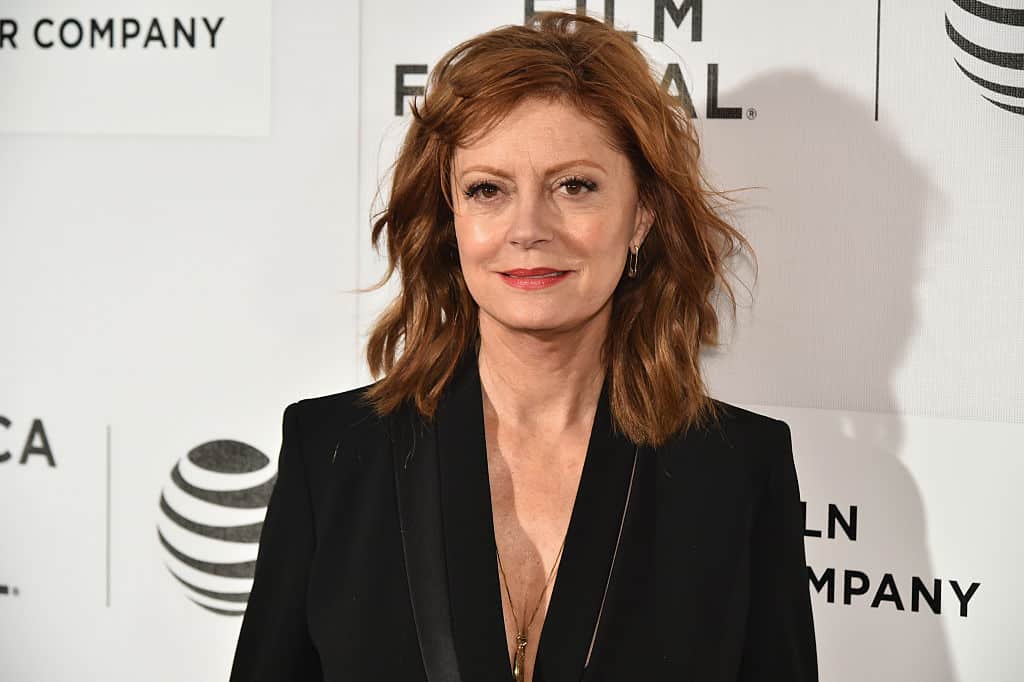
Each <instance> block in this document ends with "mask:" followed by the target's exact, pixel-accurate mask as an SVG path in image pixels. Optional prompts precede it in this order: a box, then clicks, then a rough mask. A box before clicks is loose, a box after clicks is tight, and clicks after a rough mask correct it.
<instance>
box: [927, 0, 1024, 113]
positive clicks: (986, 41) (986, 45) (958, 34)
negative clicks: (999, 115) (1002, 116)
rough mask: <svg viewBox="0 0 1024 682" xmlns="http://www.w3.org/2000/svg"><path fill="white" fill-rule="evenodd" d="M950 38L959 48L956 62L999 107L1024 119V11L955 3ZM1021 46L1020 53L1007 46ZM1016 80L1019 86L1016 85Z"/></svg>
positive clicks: (973, 0) (971, 0) (969, 0)
mask: <svg viewBox="0 0 1024 682" xmlns="http://www.w3.org/2000/svg"><path fill="white" fill-rule="evenodd" d="M951 2H952V4H953V5H955V6H956V7H957V8H958V9H956V10H953V17H952V18H951V17H950V12H946V35H947V36H949V39H950V40H951V41H952V42H953V44H954V45H955V46H956V48H957V50H956V53H955V54H954V56H953V61H954V62H955V63H956V65H957V67H958V68H959V69H960V71H961V73H963V75H964V76H966V77H967V78H968V79H969V80H971V81H973V82H974V83H975V84H976V85H977V86H979V87H980V88H981V96H982V97H983V98H985V99H986V100H987V101H989V102H991V103H992V104H994V105H995V106H997V107H999V108H1000V109H1003V110H1004V111H1008V112H1010V113H1013V114H1017V115H1020V116H1024V86H1022V85H1021V83H1024V80H1022V75H1024V52H1020V51H1019V47H1020V46H1022V45H1024V9H1011V8H1009V7H997V6H995V5H990V4H988V3H984V2H979V1H978V0H951ZM951 9H952V8H951ZM1013 45H1016V46H1018V48H1017V50H1013V49H1009V50H1008V49H1006V47H1005V46H1013ZM1012 79H1016V81H1017V84H1014V83H1013V82H1012Z"/></svg>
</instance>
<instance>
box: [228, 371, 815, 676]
mask: <svg viewBox="0 0 1024 682" xmlns="http://www.w3.org/2000/svg"><path fill="white" fill-rule="evenodd" d="M365 388H366V387H362V388H358V389H353V390H350V391H346V392H344V393H337V394H334V395H328V396H322V397H318V398H310V399H305V400H300V401H298V402H296V403H293V404H291V405H289V406H288V407H287V408H286V409H285V411H284V424H283V438H282V444H281V454H280V458H279V460H278V478H277V481H276V483H275V486H274V490H273V493H272V495H271V498H270V502H269V506H268V509H267V515H266V520H265V522H264V525H263V531H262V536H261V541H260V548H259V554H258V557H257V560H256V574H255V579H254V582H253V587H252V592H251V594H250V597H249V602H248V607H247V609H246V612H245V616H244V619H243V622H242V627H241V632H240V634H239V639H238V646H237V649H236V651H235V658H234V664H233V667H232V670H231V678H230V679H231V682H271V681H273V682H285V681H287V682H297V681H303V680H321V679H323V680H329V681H331V682H357V681H358V682H364V681H368V680H387V681H389V682H419V681H423V680H429V681H430V682H441V681H446V682H457V681H461V682H484V681H488V682H489V681H492V680H500V681H503V682H504V681H509V680H511V679H512V677H511V664H510V660H509V656H508V648H507V646H506V639H505V629H504V623H503V620H502V611H501V608H502V606H501V593H500V591H499V582H498V580H499V578H498V568H497V561H496V559H495V541H494V529H493V525H492V522H493V517H492V512H491V506H490V490H489V482H488V475H487V460H486V450H485V445H484V426H483V407H482V402H483V398H482V395H481V391H480V377H479V374H478V371H477V365H476V357H475V355H474V354H473V353H468V354H467V356H466V359H465V360H463V362H462V363H461V364H460V366H459V369H458V371H457V373H456V375H455V377H454V378H453V380H452V382H451V383H450V384H449V385H448V387H447V388H446V389H445V392H444V395H443V397H442V400H441V403H440V406H439V409H438V412H437V415H436V419H435V420H434V422H433V423H432V424H431V425H425V424H423V423H422V422H420V421H419V420H418V419H417V418H414V416H413V414H414V413H413V412H412V411H411V410H408V409H406V410H403V411H398V412H396V413H394V414H393V415H390V416H389V417H387V418H378V417H377V416H375V414H374V412H373V411H372V409H371V408H369V407H368V406H366V405H363V404H362V403H361V402H360V401H359V400H358V399H359V397H360V396H361V395H362V394H363V392H364V391H365ZM719 406H720V407H722V408H723V410H724V418H723V420H722V427H721V428H720V429H719V428H708V429H704V430H691V431H689V432H686V433H681V434H678V435H677V436H676V437H675V438H674V439H673V440H671V441H670V442H668V443H667V444H665V445H664V446H662V447H660V448H657V449H651V448H647V447H640V448H638V447H636V446H635V445H634V444H633V443H632V442H631V441H629V440H628V439H626V438H625V437H624V436H623V435H621V434H618V433H615V432H613V430H612V426H611V412H610V408H609V403H608V395H607V383H606V384H605V386H604V388H603V389H602V392H601V397H600V400H599V403H598V407H597V412H596V415H595V418H594V425H593V430H592V432H591V439H590V443H589V447H588V450H587V455H586V460H585V462H584V466H583V472H582V475H581V479H580V484H579V488H578V492H577V496H576V500H575V504H574V507H573V510H572V515H571V517H570V521H569V528H568V534H567V536H566V542H565V548H564V550H563V554H562V559H561V564H560V566H559V569H558V572H557V573H556V576H555V583H554V586H553V588H552V593H551V601H550V604H549V607H548V611H547V615H546V618H545V620H544V623H543V628H542V631H541V635H540V643H539V648H538V653H537V662H536V666H535V671H534V680H536V682H568V681H570V680H572V681H577V680H584V681H587V682H598V681H605V680H609V681H611V680H615V681H619V682H621V681H627V682H633V681H636V682H646V681H647V680H666V681H667V680H678V681H680V682H682V681H684V680H685V681H688V682H726V681H729V682H733V681H737V680H740V681H751V680H765V681H772V682H774V681H779V682H783V681H784V682H811V681H812V680H814V681H816V680H817V679H818V672H817V657H816V646H815V636H814V626H813V619H812V612H811V601H810V590H809V583H808V575H807V569H806V566H805V556H804V544H803V512H802V507H801V504H800V493H799V489H798V484H797V476H796V470H795V467H794V463H793V454H792V444H791V440H790V432H789V427H788V426H787V425H786V423H785V422H782V421H779V420H776V419H772V418H770V417H767V416H764V415H761V414H757V413H755V412H751V411H748V410H744V409H741V408H739V407H736V406H734V405H730V404H728V403H723V402H719Z"/></svg>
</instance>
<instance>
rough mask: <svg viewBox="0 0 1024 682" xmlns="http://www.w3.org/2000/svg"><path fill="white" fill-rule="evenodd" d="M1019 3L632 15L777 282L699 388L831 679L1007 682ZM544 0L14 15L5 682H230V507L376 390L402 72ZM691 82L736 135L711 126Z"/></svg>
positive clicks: (208, 5) (618, 13)
mask: <svg viewBox="0 0 1024 682" xmlns="http://www.w3.org/2000/svg"><path fill="white" fill-rule="evenodd" d="M991 1H992V2H995V1H996V0H991ZM999 3H1000V5H1001V7H1002V8H1004V9H1007V8H1008V9H1009V10H1010V11H1004V12H995V11H992V12H989V13H988V15H987V16H986V13H985V11H984V10H985V6H982V5H980V4H979V3H976V2H967V0H902V1H901V2H896V1H895V0H881V2H878V1H877V0H856V1H851V2H846V3H821V2H813V1H811V0H789V1H787V2H784V3H751V2H744V1H743V0H703V2H701V1H700V0H694V2H693V3H691V10H690V11H689V12H688V13H687V15H686V16H685V18H683V20H682V22H681V23H680V24H679V26H677V25H676V24H675V22H674V21H673V20H672V18H671V16H670V15H669V14H665V15H664V17H665V18H664V34H663V36H656V22H655V19H654V17H655V16H656V13H657V12H658V11H660V9H659V8H660V7H661V6H662V5H664V4H669V3H660V2H657V1H656V0H628V1H627V0H619V2H617V3H614V12H615V20H616V24H617V25H618V26H619V27H620V28H624V29H629V30H635V31H637V33H638V44H639V45H640V47H641V48H642V49H644V50H645V51H646V52H647V53H648V55H649V56H650V57H651V59H652V61H653V62H654V63H655V64H656V65H657V66H658V68H659V70H662V69H665V68H667V65H668V64H671V63H677V64H679V68H680V70H681V73H682V74H683V78H684V80H685V83H686V86H687V88H688V90H689V92H690V95H691V98H692V101H693V103H694V106H695V110H696V114H697V119H696V123H697V125H698V128H699V130H700V134H701V138H702V141H703V143H704V147H703V149H704V158H705V160H706V164H707V168H708V170H709V172H710V174H711V175H712V177H713V178H714V179H715V181H716V182H717V184H719V185H720V186H722V187H726V188H730V187H740V186H759V187H761V189H755V190H749V191H745V192H742V193H739V194H738V195H737V197H738V198H740V199H742V201H743V207H742V208H741V209H740V210H737V211H736V212H735V213H734V215H733V219H734V222H735V223H736V224H737V226H738V227H740V228H741V229H742V230H743V231H744V232H745V234H747V236H748V237H749V238H750V240H751V241H752V243H753V245H754V247H755V249H756V250H757V253H758V257H759V262H760V272H759V279H758V282H757V286H756V287H754V288H753V290H752V291H751V292H750V294H749V295H748V294H747V293H746V292H745V291H744V290H743V289H742V288H741V289H740V290H739V294H740V296H741V298H742V300H741V303H742V305H743V307H742V308H741V311H740V316H739V318H738V321H737V325H735V327H733V328H730V329H728V330H727V332H728V335H727V341H728V343H727V344H726V345H725V347H723V348H722V349H721V350H719V351H717V352H714V353H710V352H709V353H708V354H707V355H706V357H705V366H706V368H707V370H708V373H709V377H710V379H711V381H710V383H711V387H712V393H713V394H714V395H716V397H719V398H722V399H724V400H727V401H730V402H734V403H737V404H741V405H744V406H746V407H749V408H751V409H755V410H758V411H760V412H764V413H767V414H771V415H773V416H777V417H779V418H781V419H785V420H786V421H788V422H789V423H790V425H791V426H792V428H793V438H794V449H795V455H796V458H797V466H798V471H799V475H800V482H801V492H802V497H803V499H804V501H805V504H806V510H807V522H806V527H807V530H806V546H807V552H808V564H809V569H810V578H811V580H812V587H811V589H812V590H813V602H814V615H815V621H816V625H817V633H818V651H819V661H820V667H821V679H822V680H835V681H838V682H847V681H848V682H855V681H856V682H860V681H861V680H894V681H896V680H899V681H901V682H902V681H904V680H915V681H922V682H942V681H946V680H949V681H962V682H974V681H979V682H990V681H991V682H1009V681H1011V680H1018V679H1021V677H1022V676H1024V654H1021V653H1020V652H1019V640H1020V633H1021V632H1024V615H1022V612H1024V599H1022V598H1021V596H1020V591H1019V586H1020V580H1019V578H1018V577H1017V574H1016V572H1017V570H1018V569H1019V567H1020V566H1021V564H1022V560H1024V541H1022V540H1021V539H1020V538H1019V534H1017V533H1015V532H1014V530H1013V527H1012V525H1011V523H1010V519H1011V518H1012V517H1013V515H1014V513H1015V512H1016V510H1017V504H1016V502H1017V498H1016V495H1017V494H1019V493H1018V490H1019V488H1020V486H1021V485H1022V484H1024V463H1022V461H1021V457H1020V455H1021V452H1022V450H1024V293H1022V292H1024V274H1022V273H1024V268H1022V265H1024V231H1022V229H1021V228H1022V226H1024V192H1022V191H1021V187H1022V185H1024V96H1022V95H1024V26H1020V25H1015V22H1016V23H1018V24H1019V23H1024V22H1022V21H1020V17H1021V16H1022V15H1024V2H1022V1H1021V0H999ZM528 4H529V3H526V2H522V1H518V0H516V1H512V0H508V1H506V0H501V1H496V2H489V3H474V2H469V1H468V0H458V1H455V0H451V1H447V2H439V1H433V2H392V3H371V2H362V3H355V2H351V3H328V2H313V3H303V4H294V5H290V6H285V4H284V3H277V4H275V5H272V4H271V3H270V2H269V1H268V0H263V1H262V2H247V3H243V2H240V1H238V0H230V1H229V0H218V1H215V2H213V1H211V2H180V1H179V2H170V1H166V0H165V1H162V2H161V1H156V0H140V1H136V2H130V3H129V2H124V1H123V0H122V1H120V2H117V1H115V0H95V1H90V2H85V1H80V2H73V1H66V2H55V1H51V0H38V1H36V2H28V1H27V0H4V1H3V2H0V187H2V189H0V193H2V194H0V198H2V206H3V208H2V209H0V237H2V240H0V244H2V246H0V253H2V255H3V259H2V262H3V265H2V267H0V292H2V293H3V294H4V298H3V300H4V301H5V303H6V305H5V306H4V313H3V314H4V316H5V319H6V320H7V324H6V325H5V326H4V333H2V334H0V514H2V517H3V519H4V521H5V523H2V524H0V679H2V680H5V681H6V680H16V681H19V682H20V681H22V680H26V681H29V680H32V681H34V680H79V679H97V680H129V679H137V678H138V677H139V676H140V674H142V675H143V676H144V677H146V678H147V679H152V680H158V681H159V680H183V679H187V680H197V681H199V680H211V681H212V680H220V679H226V677H227V672H228V669H229V667H230V661H231V657H232V655H233V651H234V642H235V639H236V637H237V634H238V627H239V625H240V618H239V616H238V615H231V614H237V613H238V612H239V611H241V610H242V609H244V595H245V593H246V592H247V590H248V584H249V581H248V580H247V578H246V575H245V574H246V570H247V565H248V563H247V562H251V560H252V559H253V558H254V557H255V551H256V544H255V542H254V541H253V540H252V538H251V537H240V536H239V537H228V536H226V535H225V532H226V531H224V530H223V529H224V527H226V526H236V525H239V524H253V525H255V526H256V527H257V529H258V523H259V521H260V519H261V518H262V509H261V508H260V507H259V506H258V505H257V506H256V507H253V508H244V507H239V506H237V505H238V502H237V500H238V499H240V498H241V497H245V496H244V495H241V496H240V495H238V494H237V493H235V492H233V491H240V490H243V491H244V490H246V489H250V488H257V489H260V486H261V485H262V486H263V490H264V492H265V490H266V487H267V486H268V485H271V484H272V476H273V471H274V462H275V460H276V454H277V451H278V447H279V445H280V420H281V413H282V411H283V408H284V406H285V405H286V404H288V403H289V402H292V401H294V400H296V399H298V398H301V397H308V396H314V395H322V394H325V393H333V392H336V391H340V390H344V389H347V388H351V387H354V386H358V385H361V384H364V383H367V382H369V381H370V377H369V374H368V372H367V370H366V368H365V365H364V363H363V361H362V349H363V344H364V343H365V339H366V336H365V335H366V331H367V330H368V328H369V326H370V324H371V322H372V320H373V317H374V316H375V315H376V314H377V312H379V310H380V309H381V307H382V305H383V303H384V302H385V301H386V300H387V298H388V297H389V296H390V295H392V294H393V292H394V290H393V289H385V290H383V291H381V292H378V293H374V294H361V295H356V294H353V293H350V290H352V289H353V288H355V287H357V286H365V285H368V284H370V283H371V282H373V281H375V280H376V279H377V277H378V276H379V275H380V274H381V272H382V270H383V264H382V262H381V261H380V259H379V258H378V256H377V255H376V254H375V253H374V252H373V250H372V249H371V247H370V244H369V231H370V212H371V210H372V209H373V208H374V206H372V205H371V199H372V198H373V195H374V192H375V191H376V190H377V188H378V185H380V186H381V187H382V188H383V189H386V187H387V176H386V174H385V171H386V169H387V167H388V166H389V165H390V163H391V162H392V160H393V158H394V153H395V150H396V148H397V145H398V143H399V141H400V140H401V136H402V134H403V133H404V130H405V126H406V124H407V122H408V108H407V100H408V98H406V106H405V107H404V108H403V114H402V115H400V116H398V115H396V114H395V98H396V95H395V93H396V88H397V87H399V85H401V84H400V83H398V82H397V81H396V67H397V66H398V65H408V66H412V67H413V69H412V73H411V74H410V75H406V76H404V85H407V86H417V85H422V84H423V82H424V81H425V73H424V72H425V71H426V69H428V68H429V67H430V66H431V65H432V64H433V63H434V62H435V61H436V60H437V58H438V57H440V55H441V54H442V53H443V52H444V51H445V50H447V49H448V48H449V47H451V46H452V45H454V44H455V43H456V42H458V41H459V40H462V39H464V38H466V37H469V36H471V35H473V34H475V33H478V32H480V31H483V30H487V29H489V28H492V27H494V26H497V25H500V24H509V23H521V22H522V21H523V19H524V11H525V8H526V6H527V5H528ZM534 4H535V7H536V9H537V10H543V9H571V8H572V6H574V5H573V4H572V3H565V2H544V1H538V2H536V3H534ZM682 4H683V3H679V5H682ZM604 6H605V3H604V2H598V1H597V0H592V2H591V3H590V6H589V8H588V9H589V10H590V12H591V13H592V14H598V15H599V14H600V13H601V11H602V9H603V8H604ZM965 8H966V9H965ZM698 9H699V16H700V20H699V21H697V24H698V26H697V27H695V26H694V22H695V21H696V16H697V14H698V12H697V10H698ZM1014 9H1015V10H1016V12H1017V14H1013V11H1012V10H1014ZM972 12H973V13H972ZM126 17H133V18H135V19H136V20H137V21H138V23H139V29H138V33H139V35H138V36H136V37H133V38H128V37H127V36H125V35H124V33H125V31H128V32H129V33H130V32H131V31H132V25H131V24H130V23H128V24H125V23H124V22H123V21H122V20H123V19H124V18H126ZM43 18H48V19H51V20H52V22H53V23H52V24H43V25H41V26H40V31H39V33H40V36H41V38H42V40H41V42H46V41H50V40H53V41H54V45H53V47H49V48H46V47H43V46H42V45H41V44H40V41H36V40H35V39H34V35H33V34H34V30H35V28H36V25H37V23H38V22H39V20H40V19H43ZM203 18H205V19H207V20H208V24H204V23H203V21H202V20H203ZM67 19H73V20H74V21H71V22H68V23H67V27H66V28H64V29H63V30H64V33H63V35H64V36H65V37H66V38H69V40H67V42H68V43H74V42H75V41H74V38H75V31H76V29H75V26H76V25H79V26H84V27H85V29H84V30H85V34H84V36H85V37H84V38H83V39H82V42H81V43H79V44H77V45H71V44H63V43H61V42H60V36H61V35H62V34H61V30H62V29H61V26H62V25H63V22H65V20H67ZM108 19H109V20H111V24H110V27H111V31H112V34H111V36H112V37H110V38H109V42H104V40H107V39H106V38H104V39H99V40H96V42H95V45H92V46H89V40H90V39H89V35H90V34H89V27H90V26H91V25H92V23H95V24H96V25H97V26H99V27H103V26H104V25H105V22H106V21H107V20H108ZM176 19H177V20H178V23H177V24H176V23H175V20H176ZM191 19H195V24H196V26H197V29H196V31H195V40H194V47H193V46H192V45H190V44H188V43H187V42H186V41H184V39H183V37H182V36H183V35H184V34H183V33H182V32H180V31H179V32H178V33H177V34H175V27H176V25H180V26H181V27H188V26H190V23H189V22H190V20H191ZM218 19H222V21H221V22H220V23H219V24H217V23H216V22H217V21H218ZM947 21H948V27H947ZM154 24H155V25H156V26H157V28H155V29H154V28H153V26H154ZM207 25H217V26H219V29H218V31H217V35H216V41H215V42H211V39H210V36H209V32H208V31H206V29H205V26H207ZM15 26H16V33H15ZM695 28H697V29H699V30H698V33H699V38H700V39H699V40H694V39H693V38H694V30H695ZM12 34H14V35H13V38H12ZM157 34H160V35H161V36H162V38H163V40H159V39H157V38H156V36H157ZM104 35H106V34H104ZM175 35H177V36H178V37H179V38H182V39H181V40H179V42H178V44H177V45H175V43H174V42H173V37H174V36H175ZM5 36H6V38H5ZM147 38H148V42H147ZM954 38H956V40H954ZM958 43H959V44H958ZM968 43H970V44H968ZM110 44H113V45H114V47H110ZM972 45H973V46H974V47H972ZM958 63H959V66H958ZM709 65H716V66H715V67H714V68H716V69H717V74H718V84H717V104H718V107H720V108H728V107H738V108H739V114H740V117H739V118H711V117H709V116H708V103H709V99H711V98H710V97H709V95H710V93H709V86H708V72H709ZM417 71H419V73H417ZM965 71H966V72H970V74H972V75H973V76H974V78H973V79H972V78H971V77H970V76H969V75H967V73H965ZM876 74H877V75H876ZM977 81H987V82H989V83H994V84H997V85H996V86H995V87H996V89H1000V90H1002V92H996V91H995V90H993V89H991V88H986V87H984V86H983V85H982V84H980V83H979V82H977ZM1014 88H1015V89H1014ZM673 92H675V90H674V89H673ZM986 98H988V99H986ZM993 101H994V102H998V103H1001V104H1002V105H1003V106H999V105H997V104H995V103H993ZM377 207H379V205H378V206H377ZM738 275H739V277H740V278H742V279H743V280H744V281H746V282H750V281H751V279H752V275H751V273H750V272H749V271H740V272H738ZM7 455H9V456H7ZM175 465H178V472H179V473H178V475H177V476H175V475H173V474H172V470H173V469H174V468H175ZM197 488H202V489H205V490H212V491H216V492H215V493H213V494H207V495H205V496H204V494H203V493H201V492H197ZM161 495H163V496H164V498H165V499H166V500H167V505H166V506H165V507H164V509H162V508H161V504H160V500H161ZM166 509H170V510H171V513H170V514H169V513H168V512H167V511H166ZM830 517H831V523H830ZM830 526H831V528H830ZM158 529H159V533H158ZM830 536H831V537H830ZM161 537H163V542H162V541H161ZM213 564H215V565H216V567H215V570H214V571H213V572H216V573H218V575H213V576H211V575H210V570H208V569H210V566H211V565H213ZM175 576H177V578H178V579H176V578H175ZM179 580H184V581H185V582H187V583H189V584H190V585H192V587H188V586H186V585H183V584H182V582H180V581H179Z"/></svg>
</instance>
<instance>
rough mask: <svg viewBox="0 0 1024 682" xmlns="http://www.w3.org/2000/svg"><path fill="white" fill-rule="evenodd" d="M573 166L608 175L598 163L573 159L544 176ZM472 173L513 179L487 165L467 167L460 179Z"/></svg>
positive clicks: (555, 167) (547, 171) (494, 167)
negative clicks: (478, 172)
mask: <svg viewBox="0 0 1024 682" xmlns="http://www.w3.org/2000/svg"><path fill="white" fill-rule="evenodd" d="M571 166H590V167H591V168H596V169H598V170H599V171H601V172H602V173H606V172H607V171H606V170H605V169H604V166H602V165H601V164H599V163H597V162H596V161H592V160H590V159H572V160H571V161H563V162H562V163H557V164H555V165H554V166H551V167H550V168H548V169H547V170H546V171H545V172H544V175H545V176H550V175H554V174H555V173H559V172H561V171H563V170H565V169H566V168H569V167H571ZM472 171H480V172H482V173H490V174H491V175H497V176H498V177H500V178H506V179H508V180H511V179H512V175H511V174H509V173H508V171H505V170H503V169H501V168H497V167H496V166H489V165H487V164H474V165H472V166H467V167H466V168H464V169H463V170H462V172H461V173H459V177H462V176H464V175H466V174H467V173H470V172H472Z"/></svg>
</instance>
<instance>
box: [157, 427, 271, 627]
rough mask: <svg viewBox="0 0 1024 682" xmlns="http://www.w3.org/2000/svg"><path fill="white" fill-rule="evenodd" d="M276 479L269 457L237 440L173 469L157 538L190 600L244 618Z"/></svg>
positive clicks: (211, 445)
mask: <svg viewBox="0 0 1024 682" xmlns="http://www.w3.org/2000/svg"><path fill="white" fill-rule="evenodd" d="M276 480H277V473H276V471H275V470H273V468H272V467H271V466H270V460H269V459H268V458H267V456H266V455H264V454H263V453H262V452H260V451H259V450H257V449H256V448H254V447H252V446H251V445H247V444H245V443H241V442H239V441H236V440H214V441H209V442H207V443H203V444H202V445H199V446H197V447H195V448H193V449H192V450H190V451H189V453H188V454H187V455H185V456H184V457H182V458H181V459H180V460H179V461H178V462H177V463H176V464H175V465H174V468H173V469H171V475H170V480H169V481H167V483H166V484H165V485H164V488H163V490H162V491H161V493H160V516H159V520H158V522H157V538H158V539H159V541H160V544H161V546H162V547H163V549H164V559H165V566H166V567H167V570H168V571H169V572H170V574H171V575H172V576H173V577H174V579H175V580H176V581H177V582H178V584H179V585H180V586H181V587H183V588H184V589H185V596H186V597H187V598H188V599H189V600H191V601H192V602H194V603H196V604H198V605H199V606H201V607H202V608H204V609H206V610H207V611H210V612H212V613H216V614H220V615H224V616H239V615H241V614H243V613H244V612H245V605H246V602H247V601H248V599H249V591H250V589H251V588H252V578H253V573H254V570H255V567H256V555H257V551H258V549H259V540H260V533H261V532H262V529H263V519H264V517H265V516H266V511H267V502H268V501H269V499H270V493H271V491H272V490H273V487H274V482H275V481H276Z"/></svg>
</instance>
